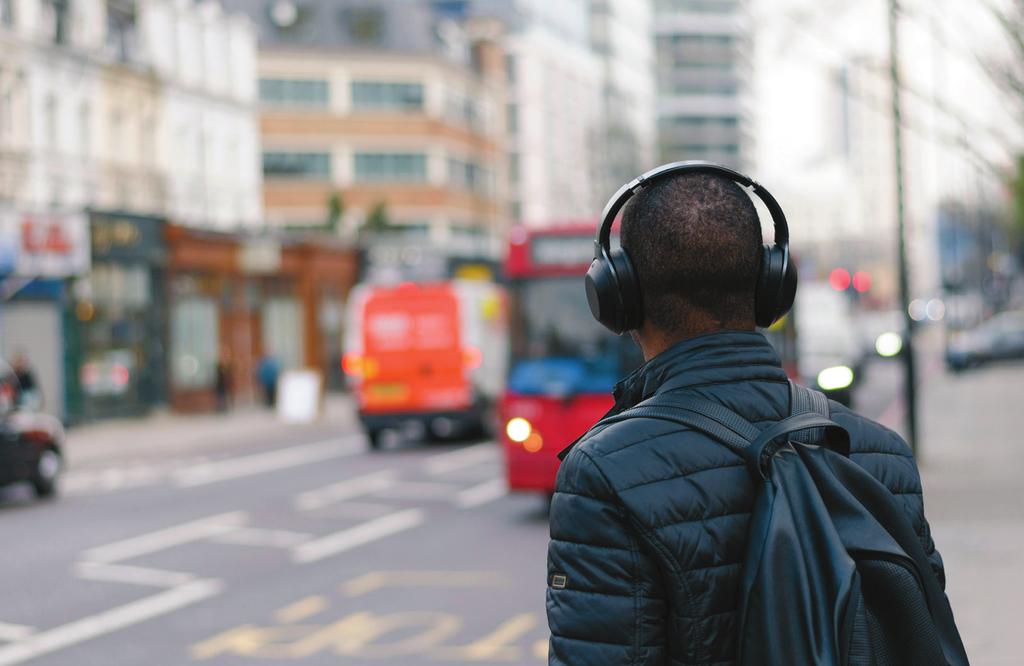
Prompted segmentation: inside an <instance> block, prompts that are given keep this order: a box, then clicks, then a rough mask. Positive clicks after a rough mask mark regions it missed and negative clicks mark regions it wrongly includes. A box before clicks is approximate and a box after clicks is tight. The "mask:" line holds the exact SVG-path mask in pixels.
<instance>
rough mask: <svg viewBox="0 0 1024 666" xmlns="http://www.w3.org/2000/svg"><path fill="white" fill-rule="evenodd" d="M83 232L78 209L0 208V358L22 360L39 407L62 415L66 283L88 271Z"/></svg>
mask: <svg viewBox="0 0 1024 666" xmlns="http://www.w3.org/2000/svg"><path fill="white" fill-rule="evenodd" d="M88 233H89V231H88V220H87V219H86V217H85V216H84V215H82V214H80V213H61V212H47V213H24V212H17V211H0V359H7V360H8V361H13V360H14V358H15V357H18V358H21V359H22V360H23V361H24V362H25V363H27V364H28V367H29V368H31V371H32V374H33V376H34V377H35V380H36V382H37V383H38V392H39V398H40V400H41V404H40V405H39V406H40V408H41V409H42V410H44V411H46V412H48V413H50V414H54V415H55V416H58V417H60V418H62V419H64V418H66V417H67V415H68V412H67V409H66V403H67V398H68V396H69V383H70V379H71V375H73V372H74V368H73V366H72V364H71V363H70V362H69V355H68V354H66V353H65V351H66V349H67V343H68V332H69V331H68V328H69V327H68V326H67V321H66V312H67V310H66V305H67V303H68V300H69V296H68V288H67V285H68V280H69V278H73V277H75V276H78V275H82V274H84V273H86V272H87V271H88V270H89V236H88Z"/></svg>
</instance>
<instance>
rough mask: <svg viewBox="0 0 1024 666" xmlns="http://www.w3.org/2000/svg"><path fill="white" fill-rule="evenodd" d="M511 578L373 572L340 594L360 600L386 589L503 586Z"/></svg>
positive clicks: (492, 574)
mask: <svg viewBox="0 0 1024 666" xmlns="http://www.w3.org/2000/svg"><path fill="white" fill-rule="evenodd" d="M508 584H509V580H508V578H506V577H505V576H503V575H502V574H500V573H497V572H494V571H372V572H370V573H368V574H365V575H363V576H359V577H358V578H353V579H352V580H349V581H346V582H345V583H343V584H342V586H341V591H342V592H343V593H344V594H345V596H348V597H358V596H362V595H364V594H369V593H370V592H375V591H377V590H380V589H383V588H385V587H504V586H506V585H508Z"/></svg>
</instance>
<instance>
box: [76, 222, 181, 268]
mask: <svg viewBox="0 0 1024 666" xmlns="http://www.w3.org/2000/svg"><path fill="white" fill-rule="evenodd" d="M89 217H90V226H91V232H92V233H91V235H92V258H93V261H99V260H101V259H103V260H113V261H118V260H123V261H143V262H148V263H160V262H161V261H162V260H163V259H164V256H165V250H164V237H163V229H164V221H163V220H160V219H156V218H150V217H137V216H134V215H123V214H120V213H98V212H93V213H91V214H90V216H89Z"/></svg>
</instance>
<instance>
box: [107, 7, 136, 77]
mask: <svg viewBox="0 0 1024 666" xmlns="http://www.w3.org/2000/svg"><path fill="white" fill-rule="evenodd" d="M136 39H137V36H136V20H135V3H134V2H133V1H132V0H107V49H109V51H110V53H112V54H113V55H114V57H115V58H117V59H118V60H120V61H122V62H129V61H131V60H133V59H134V57H135V51H136V46H137V42H136Z"/></svg>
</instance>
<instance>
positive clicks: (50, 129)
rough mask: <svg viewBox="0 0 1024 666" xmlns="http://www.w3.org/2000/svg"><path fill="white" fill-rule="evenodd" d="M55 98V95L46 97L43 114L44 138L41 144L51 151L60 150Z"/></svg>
mask: <svg viewBox="0 0 1024 666" xmlns="http://www.w3.org/2000/svg"><path fill="white" fill-rule="evenodd" d="M57 112H58V111H57V97H56V96H55V95H47V96H46V109H45V112H44V114H45V115H44V123H45V124H44V126H43V131H44V132H45V133H46V136H44V137H43V142H44V144H45V145H47V146H48V147H49V148H50V149H51V150H57V149H59V148H60V132H59V128H58V125H57Z"/></svg>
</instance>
